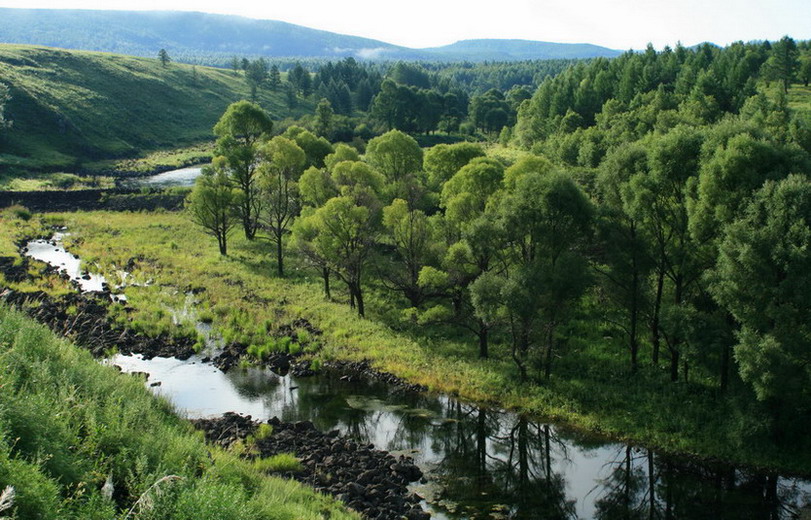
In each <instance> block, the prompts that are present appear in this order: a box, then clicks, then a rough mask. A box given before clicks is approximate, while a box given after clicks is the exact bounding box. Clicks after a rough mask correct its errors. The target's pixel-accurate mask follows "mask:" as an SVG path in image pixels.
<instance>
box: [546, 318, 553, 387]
mask: <svg viewBox="0 0 811 520" xmlns="http://www.w3.org/2000/svg"><path fill="white" fill-rule="evenodd" d="M554 345H555V326H554V325H549V336H548V337H547V339H546V362H545V363H544V378H546V380H547V381H549V377H550V376H551V375H552V349H553V347H554Z"/></svg>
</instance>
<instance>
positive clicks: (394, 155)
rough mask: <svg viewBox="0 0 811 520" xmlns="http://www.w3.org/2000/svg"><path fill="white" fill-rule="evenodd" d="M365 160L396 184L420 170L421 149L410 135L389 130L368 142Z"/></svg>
mask: <svg viewBox="0 0 811 520" xmlns="http://www.w3.org/2000/svg"><path fill="white" fill-rule="evenodd" d="M366 160H367V161H369V164H371V165H372V166H374V167H376V168H377V169H379V170H380V171H381V172H382V173H383V175H385V176H386V178H387V179H388V180H389V181H391V182H395V183H396V182H398V181H401V180H403V179H404V178H405V176H406V175H408V174H413V173H416V172H419V171H421V170H422V148H420V145H419V144H417V141H415V140H414V138H413V137H411V136H410V135H407V134H404V133H403V132H400V131H399V130H390V131H389V132H386V133H385V134H383V135H381V136H379V137H375V138H374V139H372V140H371V141H369V144H368V145H367V147H366Z"/></svg>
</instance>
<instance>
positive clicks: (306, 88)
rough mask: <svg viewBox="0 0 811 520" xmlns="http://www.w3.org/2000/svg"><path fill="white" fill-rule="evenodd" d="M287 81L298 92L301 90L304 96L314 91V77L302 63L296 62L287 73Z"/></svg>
mask: <svg viewBox="0 0 811 520" xmlns="http://www.w3.org/2000/svg"><path fill="white" fill-rule="evenodd" d="M287 81H288V83H290V84H291V85H292V86H293V88H294V89H295V90H296V91H297V92H301V95H302V96H304V97H307V96H309V95H310V92H312V86H313V83H312V77H311V76H310V73H309V72H308V71H307V69H305V68H304V67H302V66H301V63H296V65H295V66H294V67H293V68H292V69H290V72H288V73H287Z"/></svg>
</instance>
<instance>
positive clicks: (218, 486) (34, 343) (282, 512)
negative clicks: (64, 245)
mask: <svg viewBox="0 0 811 520" xmlns="http://www.w3.org/2000/svg"><path fill="white" fill-rule="evenodd" d="M110 474H112V476H113V484H114V486H115V489H116V494H115V495H114V496H115V498H116V501H117V505H118V508H120V509H119V511H116V507H114V506H113V504H112V503H111V502H108V501H107V500H105V499H104V498H103V497H102V496H101V493H100V489H101V487H102V485H103V484H104V482H105V480H106V479H107V476H108V475H110ZM169 475H174V476H178V477H180V478H181V479H180V480H174V481H172V482H168V481H166V482H163V483H161V484H159V485H157V486H156V487H155V488H153V489H152V491H147V490H148V489H149V488H150V486H152V485H153V484H155V483H156V482H158V481H159V480H160V479H162V478H164V477H167V476H169ZM8 485H10V486H14V488H15V490H16V495H17V496H16V500H15V508H13V509H12V511H11V512H15V509H16V518H39V519H60V520H64V519H72V518H75V519H99V520H101V519H113V518H122V515H121V513H120V512H121V511H126V510H128V509H129V508H130V507H131V506H133V504H134V503H135V502H136V501H137V499H138V498H139V497H141V496H143V495H144V494H145V493H148V498H150V499H151V501H152V502H153V504H154V506H153V508H152V509H149V508H146V507H145V508H136V513H137V514H135V515H134V516H132V517H131V518H133V519H147V518H155V519H157V518H161V519H188V518H218V519H222V520H228V519H233V520H237V519H256V520H259V519H274V520H276V519H279V520H281V519H289V520H294V519H296V520H298V519H312V520H316V519H318V520H320V519H322V518H324V515H327V516H328V517H330V518H335V519H347V520H348V519H350V518H357V516H355V515H353V514H350V513H347V512H346V511H345V510H344V509H343V508H342V507H341V506H339V505H337V504H336V503H335V502H334V501H332V500H330V499H327V498H325V497H323V496H320V495H317V494H316V493H314V492H313V491H311V490H308V489H307V488H306V487H304V486H302V485H299V484H297V483H295V482H292V481H287V480H282V479H278V478H273V477H268V476H266V475H264V474H263V473H261V472H260V471H258V470H257V469H256V468H255V467H254V465H251V464H249V463H247V462H245V461H242V460H240V459H237V458H236V457H235V456H234V455H231V454H229V453H227V452H223V451H221V450H218V449H214V448H210V447H207V446H206V445H205V443H204V441H203V438H202V434H200V433H199V432H195V431H193V429H192V428H191V426H190V425H189V424H188V423H185V422H184V421H182V420H180V419H178V418H177V417H176V416H175V415H174V414H173V413H172V410H171V408H170V406H169V405H168V403H167V402H165V401H163V400H161V399H158V398H155V397H154V396H152V395H151V393H150V392H148V391H147V390H146V389H145V388H144V384H143V382H142V381H141V380H140V379H137V378H134V377H131V376H127V375H123V374H120V373H119V372H118V371H117V370H115V369H114V368H112V367H108V366H103V365H101V364H98V363H96V362H95V361H94V360H93V359H92V358H91V357H90V355H89V354H88V353H87V352H86V351H83V350H80V349H78V348H76V347H74V346H73V345H71V344H69V343H68V342H66V341H64V340H61V339H59V338H56V337H55V336H54V335H53V334H52V333H51V332H50V331H48V330H47V329H46V328H45V327H43V326H41V325H38V324H36V323H33V322H32V320H30V319H29V318H27V317H25V316H24V315H22V314H21V313H18V312H14V311H10V310H9V309H8V308H6V307H4V306H0V490H2V489H3V488H5V486H8ZM327 513H329V515H328V514H327Z"/></svg>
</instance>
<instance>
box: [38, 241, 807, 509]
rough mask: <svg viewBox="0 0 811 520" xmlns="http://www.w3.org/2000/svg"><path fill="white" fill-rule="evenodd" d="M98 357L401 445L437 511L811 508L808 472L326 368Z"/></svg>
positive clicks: (205, 408)
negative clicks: (680, 450) (287, 369)
mask: <svg viewBox="0 0 811 520" xmlns="http://www.w3.org/2000/svg"><path fill="white" fill-rule="evenodd" d="M39 242H41V243H38V244H36V247H35V248H32V245H34V244H33V242H32V243H30V244H29V245H28V254H29V255H31V256H32V257H34V258H37V259H39V260H43V261H45V262H48V263H51V262H53V261H55V260H53V258H59V259H61V260H59V263H62V262H63V260H64V258H63V257H61V256H57V255H63V254H68V255H69V253H66V252H65V251H64V247H62V246H61V242H60V241H59V240H54V241H39ZM48 248H51V249H52V251H50V253H49V250H48ZM71 258H74V259H75V257H73V256H72V255H71ZM76 262H78V260H76ZM59 263H55V264H52V265H56V266H57V267H60V265H59ZM103 281H104V280H103V278H101V279H100V282H99V284H100V283H102V282H103ZM99 287H100V285H99ZM82 289H83V290H94V289H92V288H86V287H85V286H82ZM96 290H97V289H96ZM109 363H111V364H114V365H117V366H119V367H121V369H122V370H123V371H124V372H146V373H148V374H149V376H148V380H147V382H146V384H147V385H149V386H150V388H151V389H152V390H153V391H155V392H156V393H157V394H159V395H162V396H165V397H166V398H168V399H169V400H170V401H171V402H172V403H173V404H174V406H175V407H176V409H177V410H178V412H179V413H180V414H182V415H184V416H186V417H188V418H203V417H210V416H216V415H220V414H222V413H224V412H227V411H234V412H238V413H241V414H249V415H251V416H252V417H253V418H254V419H259V420H267V419H269V418H271V417H274V416H276V417H279V418H280V419H281V420H283V421H288V422H294V421H303V420H309V421H312V422H313V423H314V424H315V426H316V427H318V428H319V429H321V430H322V431H326V430H332V429H337V430H339V431H341V432H342V433H343V434H346V435H351V436H353V437H356V438H358V439H360V440H361V441H363V442H370V443H372V444H374V445H375V447H376V448H378V449H384V450H387V451H390V452H392V453H393V454H395V455H399V454H404V455H408V456H411V457H413V459H414V461H415V462H416V463H417V464H418V465H419V466H420V467H421V469H422V470H423V472H424V473H425V478H424V479H423V481H422V482H421V483H416V484H414V485H413V490H414V491H416V492H417V493H419V494H420V495H421V496H423V497H424V498H425V503H424V504H423V507H425V508H426V509H427V510H428V511H430V512H431V514H432V516H433V517H434V518H438V519H448V520H450V519H477V520H479V519H482V520H483V519H498V518H516V519H570V518H571V519H573V518H581V519H628V518H639V519H642V518H646V519H653V518H662V519H665V518H667V519H697V518H699V519H700V518H707V519H790V518H809V515H811V481H809V480H804V479H797V478H788V477H782V476H779V475H777V474H774V473H759V472H756V471H752V470H748V469H741V468H736V467H734V466H731V465H726V464H709V463H706V462H702V461H697V460H695V459H694V458H692V457H689V456H677V455H664V454H660V453H658V452H656V451H652V450H648V449H643V448H638V447H633V446H630V445H626V444H623V443H617V442H612V441H608V440H606V439H602V438H599V437H595V436H593V435H589V434H585V433H582V432H578V431H572V430H569V429H567V428H565V427H564V426H559V425H555V424H550V423H548V422H545V421H543V420H541V419H537V418H532V417H527V416H524V415H518V414H515V413H511V412H505V411H500V410H492V409H486V408H481V407H478V406H476V405H473V404H470V403H465V402H462V401H459V400H456V399H454V398H451V397H449V396H444V395H432V394H425V393H419V394H417V393H407V392H401V391H397V390H396V389H394V388H391V387H389V386H388V385H386V384H383V383H379V382H374V381H369V380H366V379H364V378H359V377H349V376H346V375H344V374H340V373H337V372H334V371H329V370H325V371H323V372H322V373H321V374H319V375H317V376H314V377H307V378H296V377H293V376H290V375H288V376H280V375H277V374H274V373H273V372H271V371H269V370H266V369H257V368H251V369H247V370H241V369H238V368H234V369H232V370H230V371H229V372H227V373H223V372H221V371H220V370H219V369H217V368H215V367H214V366H212V365H210V364H208V363H204V362H203V361H202V358H201V357H200V356H193V357H192V358H190V359H188V360H186V361H180V360H177V359H173V358H153V359H151V360H144V359H142V358H141V356H139V355H131V356H124V355H116V356H114V357H113V358H111V359H110V360H109Z"/></svg>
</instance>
